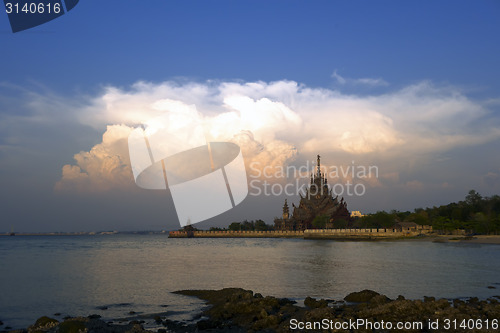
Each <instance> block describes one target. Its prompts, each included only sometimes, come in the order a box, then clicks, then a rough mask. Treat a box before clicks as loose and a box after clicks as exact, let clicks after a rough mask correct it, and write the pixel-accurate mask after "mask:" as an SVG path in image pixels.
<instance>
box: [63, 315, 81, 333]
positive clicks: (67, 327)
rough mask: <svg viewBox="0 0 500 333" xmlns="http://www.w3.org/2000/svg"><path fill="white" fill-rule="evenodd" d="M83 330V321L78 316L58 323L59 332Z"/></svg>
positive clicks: (71, 332)
mask: <svg viewBox="0 0 500 333" xmlns="http://www.w3.org/2000/svg"><path fill="white" fill-rule="evenodd" d="M85 330H86V327H85V322H84V321H83V320H81V319H80V318H75V319H71V320H66V321H64V322H62V323H61V324H60V325H59V333H80V332H85Z"/></svg>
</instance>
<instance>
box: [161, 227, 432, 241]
mask: <svg viewBox="0 0 500 333" xmlns="http://www.w3.org/2000/svg"><path fill="white" fill-rule="evenodd" d="M431 232H432V227H430V226H419V228H412V229H407V230H401V229H307V230H304V231H281V230H277V231H232V230H220V231H203V230H199V231H192V232H186V231H171V232H170V234H169V237H171V238H188V237H194V238H304V239H355V240H377V239H391V238H406V237H416V236H420V235H426V234H429V233H431Z"/></svg>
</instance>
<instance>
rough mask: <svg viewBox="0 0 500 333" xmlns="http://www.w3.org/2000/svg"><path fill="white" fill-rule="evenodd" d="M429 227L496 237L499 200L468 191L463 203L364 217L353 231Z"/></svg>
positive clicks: (499, 215) (498, 224)
mask: <svg viewBox="0 0 500 333" xmlns="http://www.w3.org/2000/svg"><path fill="white" fill-rule="evenodd" d="M397 220H398V221H405V222H415V223H417V224H420V225H432V227H433V229H434V230H442V231H445V232H448V231H452V230H456V229H465V230H466V231H467V232H470V233H477V234H498V233H500V196H498V195H494V196H492V197H483V196H481V195H480V194H479V193H477V192H476V191H475V190H470V191H469V193H468V194H467V195H466V197H465V200H464V201H459V202H453V203H450V204H448V205H443V206H439V207H432V208H425V209H424V208H417V209H415V211H414V212H413V213H410V212H398V211H395V210H393V211H391V212H390V213H387V212H377V213H375V214H370V215H365V216H363V217H362V218H361V219H359V220H357V221H356V222H355V227H357V228H386V227H391V226H392V225H393V224H394V223H395V222H396V221H397Z"/></svg>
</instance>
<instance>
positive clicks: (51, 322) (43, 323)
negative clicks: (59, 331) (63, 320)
mask: <svg viewBox="0 0 500 333" xmlns="http://www.w3.org/2000/svg"><path fill="white" fill-rule="evenodd" d="M57 324H59V321H58V320H56V319H53V318H49V317H47V316H43V317H40V318H38V319H37V320H36V322H35V324H34V325H32V326H30V327H28V331H30V332H31V331H37V330H48V329H51V328H52V327H54V326H57Z"/></svg>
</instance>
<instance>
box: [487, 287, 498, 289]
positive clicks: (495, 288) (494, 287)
mask: <svg viewBox="0 0 500 333" xmlns="http://www.w3.org/2000/svg"><path fill="white" fill-rule="evenodd" d="M488 289H497V287H495V286H488Z"/></svg>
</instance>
